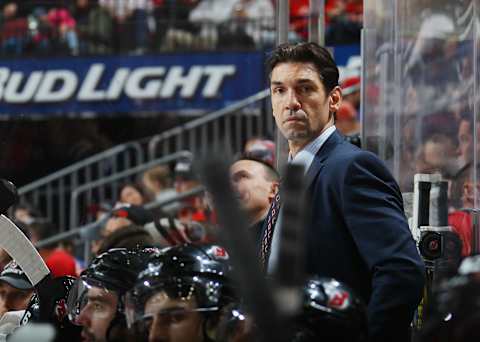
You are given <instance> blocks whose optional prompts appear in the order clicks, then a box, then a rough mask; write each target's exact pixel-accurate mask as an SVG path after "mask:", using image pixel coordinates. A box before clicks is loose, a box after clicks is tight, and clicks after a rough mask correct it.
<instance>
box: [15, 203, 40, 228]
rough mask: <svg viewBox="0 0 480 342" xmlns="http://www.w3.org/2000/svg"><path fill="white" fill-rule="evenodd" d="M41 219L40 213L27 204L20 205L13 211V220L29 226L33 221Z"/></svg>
mask: <svg viewBox="0 0 480 342" xmlns="http://www.w3.org/2000/svg"><path fill="white" fill-rule="evenodd" d="M40 217H42V215H41V214H40V212H39V211H38V210H37V209H36V208H34V207H33V206H31V205H30V204H28V203H21V204H18V205H16V206H15V209H14V210H13V219H14V220H15V221H18V222H22V223H23V224H27V225H28V224H30V223H32V222H33V221H34V220H35V219H37V218H40Z"/></svg>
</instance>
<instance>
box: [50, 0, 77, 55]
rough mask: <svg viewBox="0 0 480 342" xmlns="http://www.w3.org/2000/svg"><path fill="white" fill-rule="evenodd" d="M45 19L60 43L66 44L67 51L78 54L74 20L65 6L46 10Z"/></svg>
mask: <svg viewBox="0 0 480 342" xmlns="http://www.w3.org/2000/svg"><path fill="white" fill-rule="evenodd" d="M47 20H48V22H49V23H50V25H51V26H52V27H53V28H54V32H55V34H56V35H57V37H58V39H59V41H60V44H61V45H66V46H67V47H68V51H69V52H70V53H71V54H73V55H78V50H79V46H78V45H79V43H78V37H77V33H76V31H75V26H76V22H75V19H73V17H72V16H71V14H70V12H69V11H68V10H67V9H66V8H60V7H56V8H52V9H51V10H49V11H48V14H47Z"/></svg>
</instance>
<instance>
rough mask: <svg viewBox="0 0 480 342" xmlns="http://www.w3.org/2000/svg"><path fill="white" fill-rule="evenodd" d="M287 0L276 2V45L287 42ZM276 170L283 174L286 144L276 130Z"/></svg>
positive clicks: (288, 19) (285, 160) (288, 22)
mask: <svg viewBox="0 0 480 342" xmlns="http://www.w3.org/2000/svg"><path fill="white" fill-rule="evenodd" d="M289 5H290V1H289V0H277V11H276V24H277V27H276V29H277V41H276V43H277V45H280V44H283V43H287V42H288V30H289V27H290V11H289V8H290V7H289ZM275 145H276V158H277V170H278V171H279V172H283V169H284V166H285V164H286V163H287V156H288V143H287V140H286V139H285V138H284V137H283V135H282V133H281V132H280V131H279V130H278V129H277V131H276V135H275Z"/></svg>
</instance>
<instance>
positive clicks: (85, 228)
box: [35, 186, 205, 264]
mask: <svg viewBox="0 0 480 342" xmlns="http://www.w3.org/2000/svg"><path fill="white" fill-rule="evenodd" d="M204 191H205V189H204V187H203V186H198V187H195V188H193V189H191V190H189V191H186V192H183V193H180V194H177V195H176V196H174V197H171V198H168V199H164V200H159V201H153V202H150V203H147V204H145V205H144V206H143V207H144V208H145V209H147V210H153V209H157V208H162V207H165V206H167V205H169V204H172V203H177V202H180V201H182V200H183V199H186V198H189V197H193V196H197V195H199V194H202V193H203V192H204ZM111 217H112V213H109V214H107V215H105V216H104V217H102V218H100V219H99V220H97V221H94V222H91V223H88V224H85V225H82V226H79V227H75V228H73V229H70V230H69V231H67V232H61V233H59V234H56V235H54V236H51V237H49V238H46V239H43V240H41V241H38V242H37V243H36V244H35V247H37V248H43V247H48V246H51V245H54V244H57V243H59V242H62V241H67V240H71V239H73V238H79V241H77V242H78V243H79V244H82V243H83V260H84V261H85V264H88V262H89V260H90V259H91V254H92V251H91V248H90V247H91V242H92V240H95V239H96V238H97V237H98V235H99V230H100V229H101V228H102V227H103V226H104V225H105V224H106V223H107V221H108V220H109V219H110V218H111Z"/></svg>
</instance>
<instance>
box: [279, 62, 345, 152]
mask: <svg viewBox="0 0 480 342" xmlns="http://www.w3.org/2000/svg"><path fill="white" fill-rule="evenodd" d="M270 91H271V95H272V107H273V116H274V117H275V121H276V123H277V127H278V128H279V129H280V131H281V132H282V134H283V135H284V136H285V138H286V139H287V140H288V143H289V147H290V152H291V153H293V154H296V153H297V152H298V151H299V150H300V149H302V148H303V147H304V146H305V145H306V144H308V143H309V142H310V141H312V140H313V139H315V138H316V137H317V136H319V135H320V134H321V133H322V132H323V131H324V130H325V129H327V128H328V127H330V126H332V125H333V113H334V112H336V111H337V110H338V107H339V106H340V103H341V98H342V96H341V91H340V88H339V87H335V88H334V89H333V90H332V91H331V92H330V93H329V94H326V92H325V88H324V86H323V83H322V81H321V80H320V77H319V75H318V73H317V71H316V69H315V66H314V65H313V64H312V63H279V64H277V65H276V66H275V67H274V68H273V70H272V74H271V77H270Z"/></svg>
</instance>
